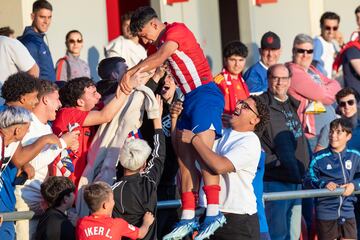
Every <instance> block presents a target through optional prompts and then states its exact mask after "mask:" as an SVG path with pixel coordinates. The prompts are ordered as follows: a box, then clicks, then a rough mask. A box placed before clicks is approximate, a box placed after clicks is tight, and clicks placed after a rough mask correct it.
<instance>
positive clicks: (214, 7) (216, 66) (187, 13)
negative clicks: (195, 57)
mask: <svg viewBox="0 0 360 240" xmlns="http://www.w3.org/2000/svg"><path fill="white" fill-rule="evenodd" d="M154 2H155V3H154ZM152 6H153V7H154V8H155V9H156V10H157V11H159V10H160V12H158V14H159V17H160V18H161V20H162V21H167V22H183V23H185V24H186V25H187V27H188V28H189V29H190V30H191V31H192V32H193V33H194V35H195V37H196V39H197V41H198V42H199V44H200V46H201V48H202V49H203V50H204V53H205V55H206V56H208V57H210V59H211V63H212V64H211V65H212V72H213V73H214V74H216V73H218V72H219V71H220V70H221V68H222V59H221V51H222V50H221V37H220V17H219V6H218V0H189V1H188V2H184V3H176V4H173V5H172V6H170V5H166V2H165V1H163V0H157V1H152ZM158 9H159V10H158Z"/></svg>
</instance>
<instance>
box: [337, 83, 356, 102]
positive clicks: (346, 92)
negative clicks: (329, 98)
mask: <svg viewBox="0 0 360 240" xmlns="http://www.w3.org/2000/svg"><path fill="white" fill-rule="evenodd" d="M350 94H352V95H354V97H355V100H356V102H359V101H360V94H359V93H358V92H357V91H356V90H355V89H354V88H352V87H345V88H343V89H341V90H340V91H338V92H337V94H336V95H335V98H336V102H337V104H339V103H340V99H342V98H343V97H346V96H348V95H350Z"/></svg>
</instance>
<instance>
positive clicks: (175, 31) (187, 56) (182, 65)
mask: <svg viewBox="0 0 360 240" xmlns="http://www.w3.org/2000/svg"><path fill="white" fill-rule="evenodd" d="M167 41H174V42H176V43H177V44H178V46H179V47H178V49H177V50H176V51H175V52H174V53H173V54H171V56H170V57H169V58H168V61H169V63H170V69H171V72H172V75H173V76H174V78H175V80H176V82H177V85H178V86H179V87H180V89H181V91H182V92H183V93H184V94H186V93H189V92H191V91H192V90H194V89H196V88H197V87H199V86H201V85H204V84H206V83H209V82H211V81H213V79H212V74H211V70H210V66H209V64H208V62H207V60H206V58H205V55H204V52H203V51H202V49H201V48H200V45H199V43H198V42H197V41H196V39H195V36H194V34H193V33H192V32H191V31H190V30H189V29H188V28H187V27H186V26H185V24H183V23H171V24H166V30H165V32H164V34H163V35H162V36H161V37H160V41H159V42H160V46H161V45H162V44H163V43H165V42H167ZM160 46H159V47H160Z"/></svg>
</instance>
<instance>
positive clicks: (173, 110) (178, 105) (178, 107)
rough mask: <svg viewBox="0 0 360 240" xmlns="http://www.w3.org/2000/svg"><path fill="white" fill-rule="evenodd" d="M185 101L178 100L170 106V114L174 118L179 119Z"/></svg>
mask: <svg viewBox="0 0 360 240" xmlns="http://www.w3.org/2000/svg"><path fill="white" fill-rule="evenodd" d="M182 105H183V103H182V102H181V101H176V102H174V103H172V104H171V107H170V116H171V118H172V119H177V118H178V117H179V115H180V114H181V112H182V110H183V106H182Z"/></svg>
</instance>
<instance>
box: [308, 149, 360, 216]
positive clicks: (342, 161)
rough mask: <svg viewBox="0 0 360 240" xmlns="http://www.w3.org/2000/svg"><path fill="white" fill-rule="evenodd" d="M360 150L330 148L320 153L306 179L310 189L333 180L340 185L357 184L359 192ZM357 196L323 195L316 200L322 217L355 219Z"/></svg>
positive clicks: (314, 159) (317, 211) (315, 157)
mask: <svg viewBox="0 0 360 240" xmlns="http://www.w3.org/2000/svg"><path fill="white" fill-rule="evenodd" d="M357 173H360V152H358V151H356V150H352V149H348V148H345V149H344V150H343V151H342V152H341V153H337V152H333V151H331V149H330V148H326V149H324V150H322V151H319V152H317V153H316V154H315V155H314V157H313V160H312V161H311V164H310V168H309V171H308V173H307V175H306V177H305V179H304V186H305V187H306V188H317V189H318V188H325V187H326V185H327V184H328V183H329V182H334V183H336V184H338V185H343V184H346V183H353V184H354V186H355V191H356V190H359V189H360V178H354V176H355V174H357ZM355 202H356V197H355V196H349V197H344V196H338V197H320V198H317V199H316V203H315V204H316V214H317V218H318V219H320V220H336V219H339V218H340V217H341V218H354V217H355V215H354V203H355Z"/></svg>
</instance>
